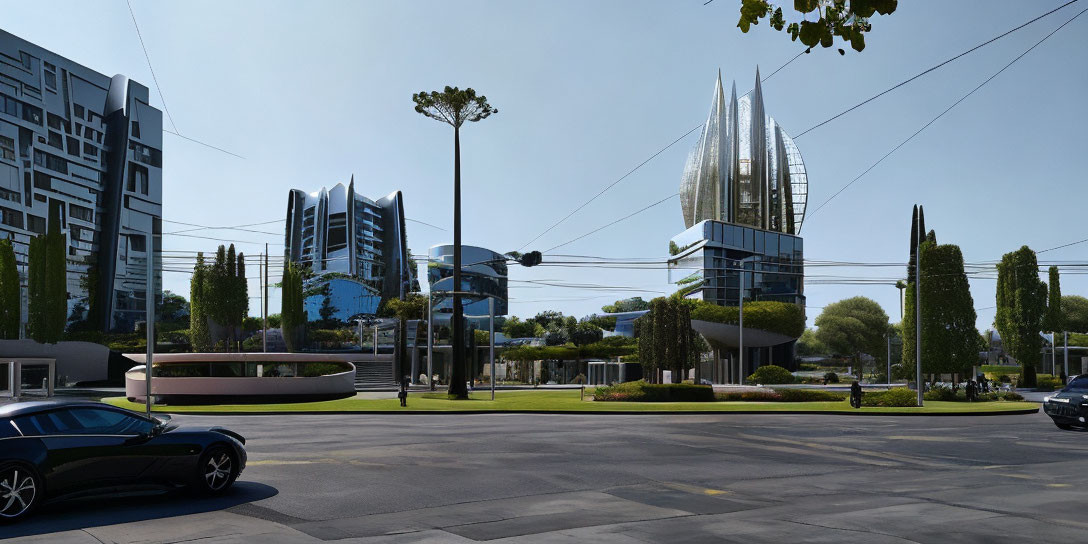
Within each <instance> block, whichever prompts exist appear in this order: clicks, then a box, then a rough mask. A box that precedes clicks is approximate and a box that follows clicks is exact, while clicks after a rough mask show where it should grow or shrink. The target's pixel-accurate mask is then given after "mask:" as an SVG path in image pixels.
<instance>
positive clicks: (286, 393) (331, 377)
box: [125, 353, 355, 404]
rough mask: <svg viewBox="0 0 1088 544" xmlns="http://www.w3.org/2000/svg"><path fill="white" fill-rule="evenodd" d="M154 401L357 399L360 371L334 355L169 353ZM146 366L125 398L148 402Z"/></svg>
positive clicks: (158, 368)
mask: <svg viewBox="0 0 1088 544" xmlns="http://www.w3.org/2000/svg"><path fill="white" fill-rule="evenodd" d="M151 370H152V379H151V396H152V397H154V398H155V400H156V402H164V403H168V404H222V403H224V402H228V403H230V404H243V403H269V402H307V401H315V400H329V399H338V398H344V397H350V396H352V395H354V394H355V365H354V364H352V363H350V362H348V361H344V360H343V359H341V358H339V357H337V356H335V355H333V356H329V355H320V354H299V353H165V354H161V355H156V356H155V357H154V359H153V363H152V367H151ZM145 373H146V366H145V365H142V364H141V365H139V366H135V367H133V368H131V369H130V370H129V371H128V372H126V373H125V396H127V397H128V398H129V400H132V401H134V402H144V400H145V397H146V385H145V382H144V379H145V375H146V374H145Z"/></svg>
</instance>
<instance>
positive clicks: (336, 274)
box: [285, 176, 419, 323]
mask: <svg viewBox="0 0 1088 544" xmlns="http://www.w3.org/2000/svg"><path fill="white" fill-rule="evenodd" d="M285 244H286V246H287V248H286V250H285V256H286V258H287V260H289V261H291V262H293V263H296V264H298V265H301V266H304V267H307V268H309V269H310V271H311V272H312V273H313V275H312V277H310V278H309V279H308V280H306V285H305V286H304V290H305V291H306V293H307V296H306V297H305V300H304V302H303V305H304V307H305V309H306V314H307V318H308V319H309V320H311V321H318V320H329V319H333V320H336V321H339V322H341V323H349V322H350V321H351V320H353V319H355V318H358V317H361V316H373V315H374V314H376V313H377V311H378V307H379V306H380V305H381V302H382V300H383V299H389V298H401V297H403V296H404V295H405V294H406V293H408V292H411V291H418V290H419V283H418V281H417V280H416V270H415V263H414V262H413V261H412V257H411V253H410V252H409V251H408V241H407V237H406V235H405V230H404V201H403V198H402V196H401V193H400V191H397V192H394V193H392V194H390V195H389V196H386V197H385V198H381V199H379V200H376V201H375V200H371V199H369V198H366V197H365V196H362V195H360V194H358V193H356V192H355V178H354V176H352V178H351V181H350V182H348V185H347V186H344V184H342V183H338V184H336V185H335V186H333V187H332V188H331V189H325V188H322V189H321V190H320V191H318V192H315V193H305V192H303V191H300V190H298V189H294V190H292V191H291V192H290V193H289V194H288V197H287V226H286V241H285Z"/></svg>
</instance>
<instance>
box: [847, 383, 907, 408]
mask: <svg viewBox="0 0 1088 544" xmlns="http://www.w3.org/2000/svg"><path fill="white" fill-rule="evenodd" d="M861 405H862V406H918V393H917V392H915V391H913V390H911V389H907V388H906V387H895V388H893V389H888V390H887V391H866V392H865V393H863V394H862V395H861Z"/></svg>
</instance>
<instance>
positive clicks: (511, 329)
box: [502, 316, 544, 338]
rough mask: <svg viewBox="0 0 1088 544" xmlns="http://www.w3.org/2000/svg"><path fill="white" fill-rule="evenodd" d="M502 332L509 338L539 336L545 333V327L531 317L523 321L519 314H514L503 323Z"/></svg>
mask: <svg viewBox="0 0 1088 544" xmlns="http://www.w3.org/2000/svg"><path fill="white" fill-rule="evenodd" d="M502 333H503V334H504V335H506V337H507V338H539V337H541V336H543V335H544V327H542V326H541V325H540V323H537V322H536V321H533V320H531V319H530V320H526V321H522V320H521V319H520V318H519V317H518V316H513V317H511V318H510V319H507V320H506V322H505V323H503V325H502Z"/></svg>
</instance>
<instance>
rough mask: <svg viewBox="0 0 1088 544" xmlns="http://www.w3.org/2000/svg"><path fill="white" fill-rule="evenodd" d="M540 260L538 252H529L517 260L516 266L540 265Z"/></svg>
mask: <svg viewBox="0 0 1088 544" xmlns="http://www.w3.org/2000/svg"><path fill="white" fill-rule="evenodd" d="M542 258H543V257H542V256H541V255H540V252H539V251H530V252H528V253H526V254H524V255H522V256H521V257H519V258H518V264H520V265H521V266H536V265H538V264H540V261H541V259H542Z"/></svg>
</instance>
